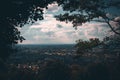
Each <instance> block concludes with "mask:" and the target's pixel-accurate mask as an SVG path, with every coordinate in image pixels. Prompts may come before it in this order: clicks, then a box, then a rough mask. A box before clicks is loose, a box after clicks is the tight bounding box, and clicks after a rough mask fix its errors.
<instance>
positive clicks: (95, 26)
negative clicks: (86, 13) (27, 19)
mask: <svg viewBox="0 0 120 80" xmlns="http://www.w3.org/2000/svg"><path fill="white" fill-rule="evenodd" d="M60 13H64V11H63V10H62V8H61V7H58V5H57V4H56V3H55V4H50V5H48V9H47V10H46V9H45V10H44V20H42V21H37V22H36V23H34V24H33V25H28V24H27V25H25V26H24V27H22V28H21V29H20V31H21V34H22V35H23V36H24V37H25V39H26V40H25V41H23V42H22V44H73V43H75V41H76V40H78V39H83V40H88V39H89V38H95V37H97V38H100V39H102V38H103V37H105V36H107V34H108V33H107V32H108V30H109V28H108V27H107V26H106V24H105V23H99V22H96V23H95V22H91V23H89V22H88V23H85V24H83V25H82V26H79V27H78V29H77V30H75V29H74V28H73V27H72V24H71V23H65V22H60V21H57V20H56V19H55V18H54V15H56V14H60Z"/></svg>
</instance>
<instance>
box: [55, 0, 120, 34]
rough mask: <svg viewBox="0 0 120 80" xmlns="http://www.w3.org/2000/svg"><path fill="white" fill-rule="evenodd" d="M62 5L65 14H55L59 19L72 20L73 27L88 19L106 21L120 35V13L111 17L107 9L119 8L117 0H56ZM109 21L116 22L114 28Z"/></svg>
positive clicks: (119, 2) (88, 20)
mask: <svg viewBox="0 0 120 80" xmlns="http://www.w3.org/2000/svg"><path fill="white" fill-rule="evenodd" d="M57 2H58V4H59V5H62V7H63V10H64V11H66V13H65V14H60V15H56V16H55V17H56V19H57V20H59V21H66V22H72V24H73V27H75V28H77V26H80V25H82V24H83V23H86V22H90V21H99V22H104V23H107V25H108V26H109V27H110V29H111V30H112V31H113V32H114V33H115V34H118V35H120V17H119V16H120V15H117V16H115V15H114V16H113V15H112V17H111V13H109V12H108V11H107V9H109V8H111V7H115V8H119V7H120V5H119V4H120V1H119V0H114V1H113V0H57ZM111 22H114V23H116V24H117V28H115V27H114V26H113V25H112V24H111Z"/></svg>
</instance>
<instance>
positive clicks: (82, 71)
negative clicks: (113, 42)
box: [0, 60, 120, 80]
mask: <svg viewBox="0 0 120 80" xmlns="http://www.w3.org/2000/svg"><path fill="white" fill-rule="evenodd" d="M37 65H39V64H37ZM37 65H35V66H34V67H30V66H29V67H28V66H25V65H24V66H18V65H9V66H7V67H6V69H7V71H5V70H6V69H5V70H4V71H1V72H0V80H120V65H119V62H118V60H117V61H115V62H113V63H90V64H88V65H86V66H83V65H78V64H71V65H67V64H65V63H64V62H62V61H58V60H50V61H46V62H44V63H43V64H42V66H37ZM4 66H5V65H4ZM4 68H5V67H4Z"/></svg>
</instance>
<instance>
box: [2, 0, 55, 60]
mask: <svg viewBox="0 0 120 80" xmlns="http://www.w3.org/2000/svg"><path fill="white" fill-rule="evenodd" d="M53 1H54V0H37V1H35V0H3V1H1V2H0V10H1V12H0V28H1V29H0V58H2V59H5V58H7V56H8V55H9V54H10V53H11V50H12V45H14V44H17V43H18V42H19V41H20V42H22V41H23V40H25V39H24V38H23V37H22V36H21V34H20V31H19V30H18V28H17V27H22V26H23V25H24V24H27V23H34V22H35V21H37V20H42V19H43V8H44V7H47V5H48V4H50V3H52V2H53Z"/></svg>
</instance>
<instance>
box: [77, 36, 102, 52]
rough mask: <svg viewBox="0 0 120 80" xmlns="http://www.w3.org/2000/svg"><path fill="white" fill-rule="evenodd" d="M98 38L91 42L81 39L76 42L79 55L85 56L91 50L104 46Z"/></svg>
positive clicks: (91, 39)
mask: <svg viewBox="0 0 120 80" xmlns="http://www.w3.org/2000/svg"><path fill="white" fill-rule="evenodd" d="M102 43H103V42H102V41H100V40H99V39H98V38H90V39H89V41H83V40H81V39H79V40H77V41H76V45H75V47H76V48H77V53H78V54H83V53H84V52H85V51H87V50H91V49H92V48H94V47H96V46H98V45H100V44H102Z"/></svg>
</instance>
